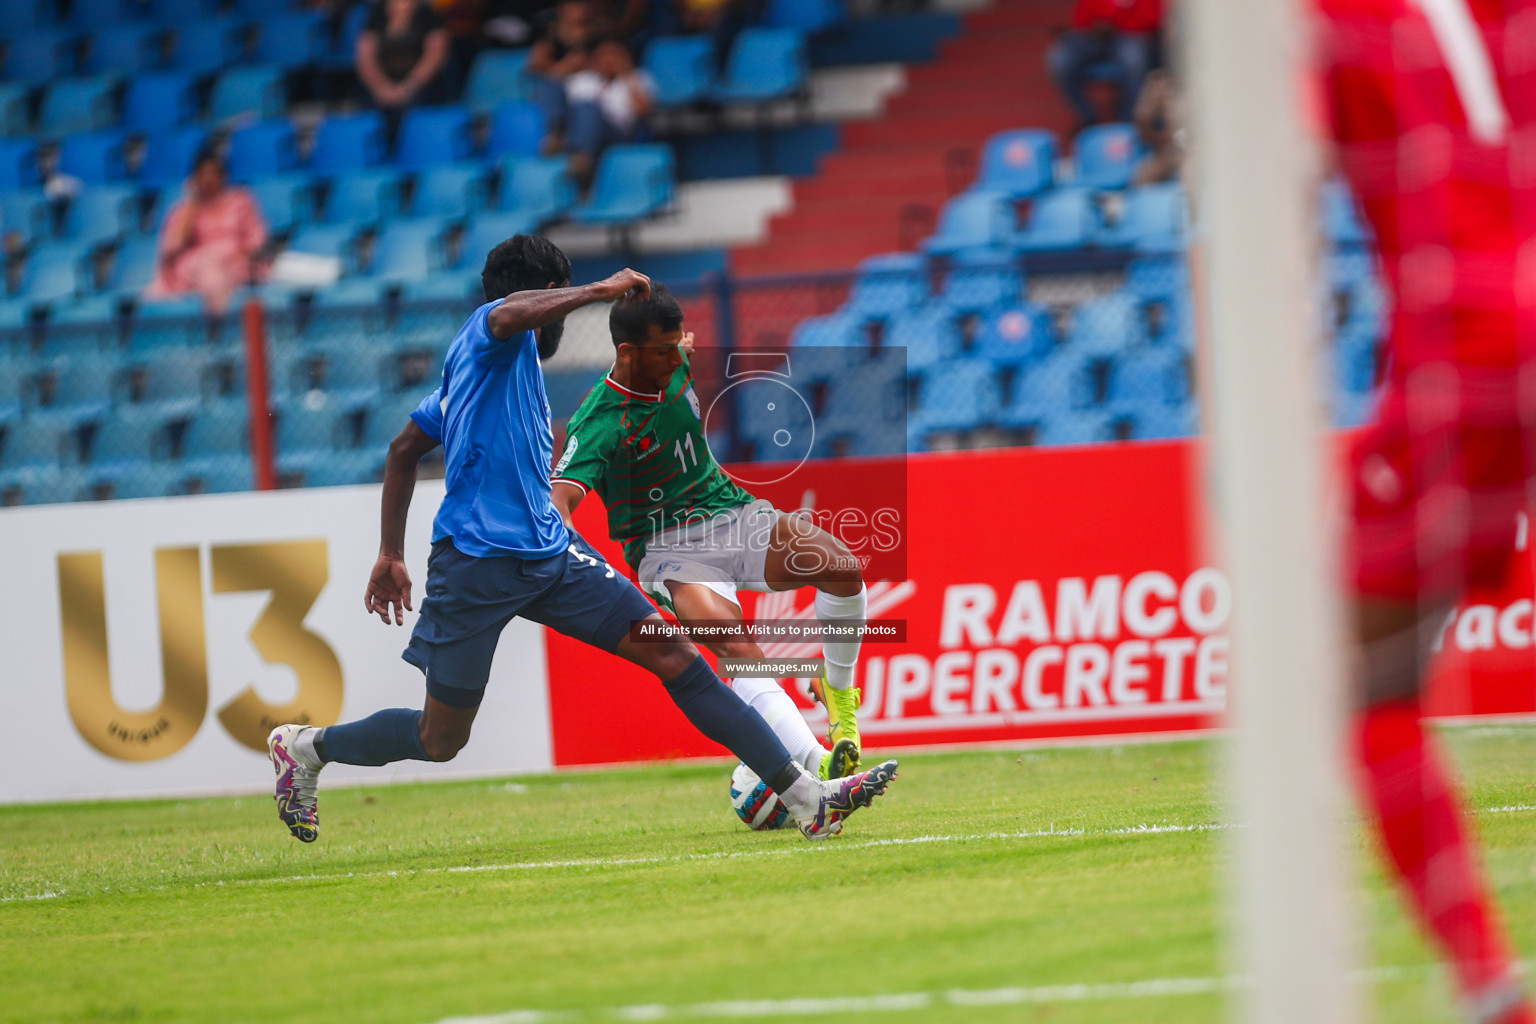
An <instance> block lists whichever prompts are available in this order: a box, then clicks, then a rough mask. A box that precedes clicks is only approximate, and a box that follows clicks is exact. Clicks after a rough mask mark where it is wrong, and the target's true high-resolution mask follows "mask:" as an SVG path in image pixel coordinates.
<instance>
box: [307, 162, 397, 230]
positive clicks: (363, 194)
mask: <svg viewBox="0 0 1536 1024" xmlns="http://www.w3.org/2000/svg"><path fill="white" fill-rule="evenodd" d="M403 188H404V183H403V181H402V179H401V176H400V172H399V171H397V170H395V169H394V168H392V167H377V168H373V169H371V170H363V171H351V172H349V173H346V174H340V175H338V176H336V177H335V178H333V179H331V185H330V189H329V191H328V192H327V193H326V201H325V219H326V222H327V223H329V224H354V225H373V224H377V223H379V222H380V221H383V220H387V219H389V218H390V217H395V216H398V215H399V213H400V196H401V192H402V191H403Z"/></svg>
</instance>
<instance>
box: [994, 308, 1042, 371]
mask: <svg viewBox="0 0 1536 1024" xmlns="http://www.w3.org/2000/svg"><path fill="white" fill-rule="evenodd" d="M1055 348H1056V332H1055V327H1054V324H1053V323H1052V320H1051V315H1050V313H1049V312H1047V311H1046V310H1045V309H1043V308H1041V307H1040V306H1035V305H1029V304H1026V305H1022V306H1014V307H1011V308H1008V309H1001V310H997V311H996V312H994V313H992V314H991V315H990V316H988V317H987V318H986V319H985V320H983V321H982V323H981V325H980V329H979V330H978V331H977V335H976V347H975V352H974V354H975V355H976V356H977V357H978V358H981V359H990V360H991V361H992V362H993V363H996V364H998V365H999V366H1022V365H1024V364H1026V363H1033V362H1037V361H1038V360H1041V359H1044V358H1045V357H1046V356H1048V355H1050V354H1051V352H1052V351H1054V350H1055Z"/></svg>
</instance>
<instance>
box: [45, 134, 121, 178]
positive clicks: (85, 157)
mask: <svg viewBox="0 0 1536 1024" xmlns="http://www.w3.org/2000/svg"><path fill="white" fill-rule="evenodd" d="M59 170H61V171H63V172H64V173H65V174H72V175H74V176H75V177H77V178H79V179H80V180H81V181H83V182H84V183H85V184H87V185H100V184H104V183H105V182H109V181H121V180H122V179H123V177H124V176H125V175H126V174H127V171H126V170H125V169H124V167H123V135H122V133H121V132H116V131H101V132H86V133H84V134H82V135H69V136H66V137H65V138H64V140H63V141H62V142H60V143H59Z"/></svg>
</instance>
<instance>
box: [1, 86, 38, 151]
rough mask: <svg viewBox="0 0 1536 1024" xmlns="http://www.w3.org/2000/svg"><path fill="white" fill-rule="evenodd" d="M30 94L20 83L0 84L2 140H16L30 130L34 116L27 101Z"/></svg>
mask: <svg viewBox="0 0 1536 1024" xmlns="http://www.w3.org/2000/svg"><path fill="white" fill-rule="evenodd" d="M30 92H31V90H30V89H28V88H27V87H26V86H25V85H22V84H21V83H19V82H0V138H7V139H12V138H16V137H17V136H19V135H25V134H27V132H28V131H29V130H30V128H31V121H32V114H31V112H30V108H29V105H28V100H27V96H28V94H29V93H30Z"/></svg>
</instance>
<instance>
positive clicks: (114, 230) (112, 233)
mask: <svg viewBox="0 0 1536 1024" xmlns="http://www.w3.org/2000/svg"><path fill="white" fill-rule="evenodd" d="M142 215H143V210H142V203H141V202H140V198H139V190H138V189H137V188H136V187H134V186H132V185H94V186H92V187H90V188H87V189H83V190H82V191H81V192H80V194H79V195H78V196H76V197H75V198H74V199H73V200H72V201H71V202H70V204H69V212H68V213H67V214H66V215H65V217H64V237H66V238H72V239H74V240H75V241H77V242H87V243H90V244H92V245H99V244H101V243H103V242H112V241H116V240H117V239H119V238H122V237H123V236H125V235H132V234H137V233H138V232H139V226H140V221H141V219H142Z"/></svg>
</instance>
